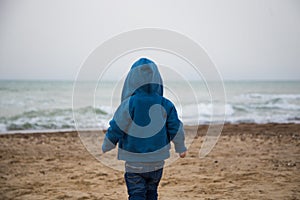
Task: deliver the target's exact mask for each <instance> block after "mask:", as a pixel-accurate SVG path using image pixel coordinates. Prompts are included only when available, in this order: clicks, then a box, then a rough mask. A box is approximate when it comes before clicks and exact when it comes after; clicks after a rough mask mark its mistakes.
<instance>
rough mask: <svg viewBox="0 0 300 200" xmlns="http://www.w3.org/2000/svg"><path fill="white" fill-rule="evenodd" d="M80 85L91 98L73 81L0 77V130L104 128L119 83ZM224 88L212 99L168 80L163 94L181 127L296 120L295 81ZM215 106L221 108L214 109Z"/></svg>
mask: <svg viewBox="0 0 300 200" xmlns="http://www.w3.org/2000/svg"><path fill="white" fill-rule="evenodd" d="M85 84H87V85H90V86H91V88H95V90H94V96H93V97H94V98H92V99H91V98H90V96H89V95H86V94H85V93H84V92H83V93H82V95H79V96H78V95H75V96H74V81H57V80H56V81H44V80H43V81H42V80H0V133H7V132H16V131H32V132H34V131H41V130H58V129H59V130H75V129H76V128H78V127H80V128H83V129H105V128H107V127H108V125H109V121H110V120H111V118H112V117H113V113H114V111H115V110H116V108H117V107H118V104H119V103H120V95H121V94H120V93H121V86H122V84H120V83H117V82H114V81H107V82H102V83H101V84H99V83H97V84H96V85H95V83H92V82H87V83H85ZM223 86H224V94H225V96H224V98H223V96H221V97H217V100H216V101H212V95H213V94H212V93H211V91H210V90H209V84H207V83H204V82H195V81H190V82H188V84H187V83H181V82H176V81H170V82H167V83H165V86H164V93H165V96H166V97H167V98H169V99H170V100H171V101H173V102H174V104H175V106H176V108H177V109H178V115H179V118H180V119H181V120H182V121H183V123H184V124H185V125H199V124H209V123H212V122H213V121H212V120H214V119H217V120H218V121H220V120H223V122H224V123H232V124H237V123H256V124H265V123H300V81H224V82H223ZM118 88H119V89H118ZM81 97H82V99H80V101H78V99H77V98H81ZM74 98H76V99H75V101H74ZM218 98H221V99H220V101H218ZM74 102H76V105H74ZM77 102H80V103H77ZM216 107H221V108H224V110H222V109H221V110H222V112H221V113H214V112H213V109H214V108H216ZM74 113H75V114H74ZM212 115H217V116H216V117H212ZM218 115H219V117H218ZM75 116H76V117H77V119H75ZM78 116H79V117H78Z"/></svg>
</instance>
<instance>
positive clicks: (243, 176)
mask: <svg viewBox="0 0 300 200" xmlns="http://www.w3.org/2000/svg"><path fill="white" fill-rule="evenodd" d="M206 129H207V127H206V126H201V128H200V129H199V131H198V136H197V138H196V139H195V140H194V142H193V144H192V145H191V147H190V148H189V152H188V156H187V157H186V158H184V159H179V160H177V161H176V162H174V163H173V164H172V165H170V166H168V167H166V168H165V169H164V175H163V178H162V181H161V183H160V186H159V199H161V200H174V199H180V200H186V199H280V200H282V199H300V124H265V125H257V124H239V125H229V124H228V125H225V127H224V129H223V132H222V135H221V137H220V138H219V140H218V143H217V144H216V146H215V148H214V149H213V150H212V151H211V153H210V154H209V155H208V156H206V157H205V158H202V159H200V158H199V156H198V153H199V149H200V147H201V144H202V141H203V135H204V134H205V132H206ZM187 137H188V136H187ZM99 145H101V144H100V142H99ZM0 159H1V160H0V199H31V200H34V199H105V200H108V199H118V200H122V199H127V192H126V186H125V183H124V179H123V173H122V172H120V171H116V170H113V169H110V168H108V167H106V166H104V165H103V164H102V163H100V162H99V161H97V160H96V159H95V158H94V157H93V156H91V155H90V154H89V152H87V150H86V149H85V148H84V146H83V145H82V143H81V141H80V140H79V137H78V134H77V133H76V132H68V133H55V132H54V133H53V132H52V133H34V134H13V135H1V136H0Z"/></svg>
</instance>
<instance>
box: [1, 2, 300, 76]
mask: <svg viewBox="0 0 300 200" xmlns="http://www.w3.org/2000/svg"><path fill="white" fill-rule="evenodd" d="M299 22H300V1H298V0H294V1H289V0H281V1H278V0H264V1H263V0H251V1H250V0H249V1H242V0H236V1H230V0H229V1H213V0H209V1H199V0H194V1H191V0H190V1H181V0H178V1H174V0H169V1H168V0H164V1H161V0H154V1H153V0H152V1H141V0H136V1H130V0H128V1H122V0H120V1H113V0H109V1H83V0H82V1H75V0H70V1H61V0H49V1H48V0H45V1H42V0H36V1H33V0H22V1H17V0H0V79H68V80H73V79H75V77H76V74H77V71H78V68H79V67H80V65H81V64H82V63H83V61H84V60H85V59H86V58H87V56H88V55H89V53H90V52H91V51H92V50H94V49H95V48H96V47H98V46H99V45H100V44H101V43H102V42H104V41H105V40H107V39H109V38H111V37H112V36H114V35H117V34H119V33H122V32H125V31H130V30H133V29H137V28H143V27H156V28H163V29H170V30H174V31H176V32H179V33H182V34H184V35H186V36H188V37H190V38H191V39H193V40H194V41H196V42H197V43H198V44H200V45H201V46H202V47H204V48H205V49H206V51H207V53H208V55H209V56H210V58H211V59H212V60H213V62H214V63H215V64H216V65H217V68H218V69H219V71H220V73H221V75H222V76H223V78H224V79H227V80H228V79H230V80H232V79H234V80H240V79H243V80H244V79H245V80H249V79H250V80H253V79H262V80H270V79H276V80H278V79H280V80H292V79H297V80H300V37H299V36H300V23H299ZM112 76H113V75H112Z"/></svg>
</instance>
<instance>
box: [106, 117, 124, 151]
mask: <svg viewBox="0 0 300 200" xmlns="http://www.w3.org/2000/svg"><path fill="white" fill-rule="evenodd" d="M109 125H110V126H109V128H108V130H107V133H106V134H105V138H104V140H103V144H102V151H103V152H104V153H105V152H107V151H110V150H112V149H114V148H115V147H116V145H117V143H118V142H119V140H120V139H121V138H122V137H123V131H122V130H121V129H120V128H119V127H118V125H117V124H116V121H115V120H114V119H112V120H111V121H110V122H109Z"/></svg>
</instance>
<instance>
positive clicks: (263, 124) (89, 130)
mask: <svg viewBox="0 0 300 200" xmlns="http://www.w3.org/2000/svg"><path fill="white" fill-rule="evenodd" d="M285 125H287V126H289V125H295V126H297V125H299V126H300V123H262V124H257V123H224V127H226V126H237V127H244V126H285ZM197 126H198V128H200V129H201V128H203V127H204V128H207V127H208V126H209V124H199V125H184V129H185V130H186V129H187V130H188V129H193V128H195V127H197ZM224 127H223V128H224ZM79 131H82V132H94V131H104V132H105V131H106V129H97V128H88V129H81V130H79ZM70 132H74V133H78V130H76V129H39V130H35V129H32V130H9V131H4V132H0V136H1V135H18V134H22V135H23V134H48V133H49V134H51V133H70ZM222 134H223V133H222ZM222 134H221V135H222Z"/></svg>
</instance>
